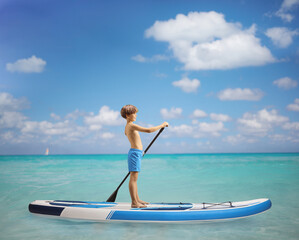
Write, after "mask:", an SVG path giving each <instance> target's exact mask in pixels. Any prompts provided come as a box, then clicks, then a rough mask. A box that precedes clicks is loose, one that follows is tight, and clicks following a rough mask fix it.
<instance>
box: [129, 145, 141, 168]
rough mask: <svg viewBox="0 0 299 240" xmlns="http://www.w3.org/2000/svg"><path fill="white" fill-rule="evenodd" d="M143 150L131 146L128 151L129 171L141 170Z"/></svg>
mask: <svg viewBox="0 0 299 240" xmlns="http://www.w3.org/2000/svg"><path fill="white" fill-rule="evenodd" d="M142 156H143V152H142V151H141V150H139V149H135V148H131V149H130V151H129V153H128V168H129V172H140V167H141V159H142Z"/></svg>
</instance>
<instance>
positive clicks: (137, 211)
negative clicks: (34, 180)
mask: <svg viewBox="0 0 299 240" xmlns="http://www.w3.org/2000/svg"><path fill="white" fill-rule="evenodd" d="M270 207H271V201H270V199H266V198H264V199H255V200H250V201H242V202H224V203H163V202H162V203H150V204H148V205H147V207H146V208H131V203H122V202H119V203H114V202H93V201H68V200H36V201H34V202H32V203H30V204H29V211H30V212H32V213H35V214H43V215H52V216H59V217H62V218H71V219H83V220H93V221H139V222H153V221H157V222H174V221H206V220H224V219H234V218H241V217H248V216H251V215H255V214H258V213H261V212H263V211H266V210H268V209H269V208H270Z"/></svg>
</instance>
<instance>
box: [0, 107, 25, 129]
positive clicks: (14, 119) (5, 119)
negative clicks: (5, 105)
mask: <svg viewBox="0 0 299 240" xmlns="http://www.w3.org/2000/svg"><path fill="white" fill-rule="evenodd" d="M26 119H27V117H26V116H24V115H23V114H22V113H20V112H13V111H10V112H0V128H22V126H23V122H24V121H25V120H26Z"/></svg>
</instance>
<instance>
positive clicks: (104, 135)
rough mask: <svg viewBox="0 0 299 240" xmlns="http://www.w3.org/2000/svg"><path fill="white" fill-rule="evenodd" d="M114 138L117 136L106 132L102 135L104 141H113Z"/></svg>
mask: <svg viewBox="0 0 299 240" xmlns="http://www.w3.org/2000/svg"><path fill="white" fill-rule="evenodd" d="M114 137H115V135H114V134H113V133H110V132H104V133H102V134H101V138H103V139H112V138H114Z"/></svg>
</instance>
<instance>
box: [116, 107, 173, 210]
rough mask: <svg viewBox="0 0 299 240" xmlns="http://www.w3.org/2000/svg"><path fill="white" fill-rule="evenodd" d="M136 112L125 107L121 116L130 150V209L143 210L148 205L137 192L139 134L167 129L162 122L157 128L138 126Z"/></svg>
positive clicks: (139, 159) (132, 108)
mask: <svg viewBox="0 0 299 240" xmlns="http://www.w3.org/2000/svg"><path fill="white" fill-rule="evenodd" d="M137 112H138V109H137V108H136V107H135V106H133V105H126V106H124V107H123V108H122V109H121V116H122V117H123V118H124V119H126V120H127V125H126V127H125V134H126V136H127V137H128V139H129V142H130V143H131V149H130V151H129V153H128V168H129V172H130V181H129V191H130V195H131V199H132V204H131V207H132V208H144V207H146V204H148V203H147V202H145V201H142V200H140V198H139V196H138V191H137V179H138V172H140V166H141V159H142V156H143V151H142V150H143V146H142V142H141V139H140V136H139V132H146V133H152V132H155V131H157V130H159V129H161V128H164V127H168V123H167V122H164V123H163V124H161V125H159V126H156V127H151V128H145V127H141V126H138V125H136V124H134V123H133V122H135V121H136V117H137Z"/></svg>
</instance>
